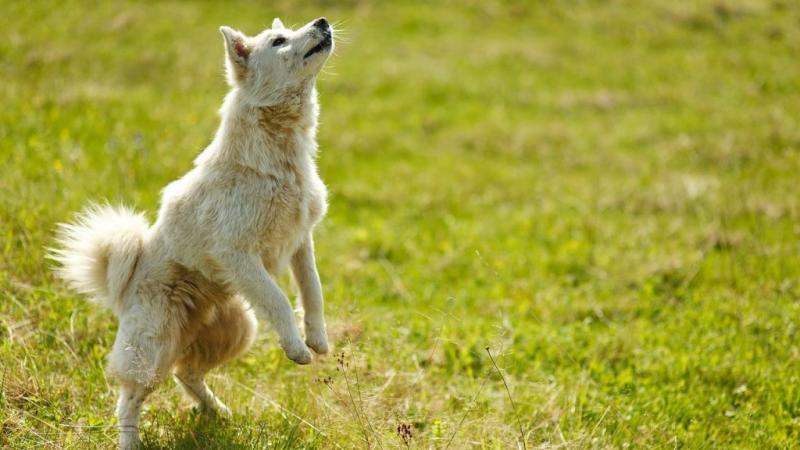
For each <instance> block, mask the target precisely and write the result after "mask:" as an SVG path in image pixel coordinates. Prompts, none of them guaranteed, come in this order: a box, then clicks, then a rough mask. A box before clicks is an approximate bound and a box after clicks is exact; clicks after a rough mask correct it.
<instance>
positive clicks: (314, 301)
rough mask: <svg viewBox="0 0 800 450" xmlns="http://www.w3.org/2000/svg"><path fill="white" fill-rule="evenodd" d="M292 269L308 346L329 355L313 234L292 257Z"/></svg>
mask: <svg viewBox="0 0 800 450" xmlns="http://www.w3.org/2000/svg"><path fill="white" fill-rule="evenodd" d="M291 267H292V276H294V281H295V283H297V287H298V288H299V290H300V301H301V303H302V304H303V311H304V315H303V319H304V320H303V323H304V325H305V330H306V344H307V345H308V346H309V347H311V348H312V349H314V351H315V352H317V353H328V335H327V333H326V332H325V314H324V306H323V301H322V285H321V284H320V281H319V274H318V273H317V264H316V262H315V260H314V240H313V239H312V237H311V233H309V235H308V238H306V239H305V240H304V241H303V243H302V244H301V245H300V248H298V249H297V251H296V252H295V253H294V255H292V261H291Z"/></svg>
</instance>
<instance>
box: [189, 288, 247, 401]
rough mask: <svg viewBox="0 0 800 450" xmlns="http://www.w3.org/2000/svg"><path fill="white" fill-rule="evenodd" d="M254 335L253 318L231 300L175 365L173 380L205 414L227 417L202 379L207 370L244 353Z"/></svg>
mask: <svg viewBox="0 0 800 450" xmlns="http://www.w3.org/2000/svg"><path fill="white" fill-rule="evenodd" d="M255 335H256V318H255V315H254V314H253V311H252V310H251V309H250V307H249V305H247V304H246V303H244V302H243V301H242V300H241V299H240V298H238V297H234V298H232V299H230V300H229V301H228V302H227V303H225V304H223V305H220V306H218V307H217V310H216V313H215V314H214V316H213V318H212V319H211V320H210V321H209V322H208V323H207V324H204V325H203V326H202V327H201V328H200V329H199V330H198V333H197V338H196V339H195V341H194V342H192V344H191V345H190V346H189V347H188V348H187V349H186V351H185V352H184V354H183V355H182V356H181V357H180V358H178V360H177V361H176V363H175V379H176V381H177V382H178V384H179V385H180V386H181V387H182V388H183V390H184V392H186V394H187V395H188V396H189V397H190V398H191V399H193V400H194V401H195V402H197V403H198V405H199V406H200V410H201V411H203V412H206V413H211V414H219V415H221V416H230V410H229V409H228V407H227V406H225V404H224V403H222V402H221V401H220V400H219V399H218V398H217V397H216V396H215V395H214V393H213V392H211V389H209V388H208V385H206V383H205V381H203V378H204V377H205V375H206V373H208V371H209V370H211V369H213V368H214V367H216V366H219V365H220V364H222V363H224V362H225V361H228V360H231V359H233V358H235V357H236V356H238V355H240V354H242V353H243V352H245V351H246V350H247V349H248V348H249V347H250V345H251V344H252V343H253V339H255Z"/></svg>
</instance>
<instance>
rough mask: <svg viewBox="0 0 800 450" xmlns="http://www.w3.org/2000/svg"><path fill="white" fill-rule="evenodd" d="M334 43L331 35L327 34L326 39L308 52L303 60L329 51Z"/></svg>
mask: <svg viewBox="0 0 800 450" xmlns="http://www.w3.org/2000/svg"><path fill="white" fill-rule="evenodd" d="M332 43H333V39H332V37H331V34H330V33H325V37H324V38H323V39H322V41H320V43H319V44H317V45H315V46H314V47H312V48H311V50H309V51H307V52H306V54H305V55H303V59H306V58H308V57H309V56H311V55H314V54H316V53H319V52H321V51H323V50H327V49H329V48H331V44H332Z"/></svg>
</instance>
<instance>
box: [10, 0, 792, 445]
mask: <svg viewBox="0 0 800 450" xmlns="http://www.w3.org/2000/svg"><path fill="white" fill-rule="evenodd" d="M295 3H297V2H287V1H277V2H268V3H266V4H250V3H232V4H228V5H221V4H220V5H217V4H212V3H186V2H178V3H165V4H147V3H145V4H142V3H136V4H116V3H115V4H110V3H109V4H104V3H103V4H82V3H74V2H67V3H64V4H60V3H52V4H48V3H44V2H4V3H3V5H2V6H0V25H1V27H0V28H2V30H3V35H4V39H2V40H0V73H1V74H2V82H0V98H2V99H3V108H2V109H0V385H1V387H2V389H0V447H11V448H40V447H45V448H58V447H62V446H63V447H81V448H85V447H90V448H91V447H99V448H110V447H113V446H114V445H115V441H116V431H115V428H114V424H115V421H114V419H113V410H114V401H115V386H114V383H113V381H112V380H109V379H107V378H106V376H105V375H104V370H103V366H104V356H105V355H106V353H107V352H108V351H109V349H110V346H111V343H112V342H113V336H114V331H115V328H116V322H115V320H114V319H113V317H112V316H111V314H110V313H108V312H106V311H99V310H97V309H95V308H93V307H92V306H91V305H90V304H88V303H87V302H86V301H85V300H84V299H82V298H80V297H79V296H77V295H75V294H74V293H72V292H70V291H68V290H67V289H66V288H65V286H64V285H63V284H62V283H61V282H59V281H57V280H56V279H55V278H54V277H53V274H52V272H51V270H50V269H51V266H50V263H49V262H47V261H46V260H45V258H44V254H45V250H44V249H45V247H46V246H48V245H51V244H52V242H53V241H52V239H53V228H54V224H55V223H57V222H59V221H64V220H68V219H70V218H71V217H72V214H73V213H74V212H75V211H78V210H79V209H80V208H81V207H82V206H83V205H85V204H86V202H88V201H90V200H103V199H108V200H109V201H112V202H124V203H126V204H129V205H133V206H135V207H136V208H138V209H142V210H146V211H148V212H149V214H150V217H151V219H152V218H154V216H153V215H154V212H155V210H156V208H157V205H158V196H159V191H160V189H161V188H162V187H163V186H164V185H166V184H167V183H168V182H169V181H171V180H174V179H175V178H177V177H179V176H181V175H182V174H183V173H184V172H186V171H187V170H188V169H189V168H190V167H191V164H192V160H193V158H194V156H195V155H196V154H197V153H198V152H199V151H200V150H201V149H202V148H203V147H204V146H205V145H206V144H207V143H208V142H209V141H210V139H211V137H212V135H213V133H214V131H215V128H216V126H217V121H218V118H217V115H216V111H217V108H218V107H219V105H220V104H221V101H222V97H223V95H224V93H225V92H226V86H225V84H224V81H223V77H222V60H223V59H222V58H223V55H222V44H221V37H220V36H219V33H218V32H217V28H218V26H219V25H221V24H228V25H231V26H234V27H237V28H241V29H242V30H244V31H246V32H248V33H256V32H258V31H259V30H260V29H262V28H263V27H266V26H267V25H268V24H269V23H270V22H271V20H272V17H273V16H276V15H280V16H281V17H282V18H283V19H284V22H286V23H287V24H288V23H294V24H301V23H304V22H306V21H308V20H310V19H313V18H315V17H317V16H320V15H325V16H327V17H328V18H329V19H331V20H334V21H341V22H343V28H344V29H345V30H346V31H347V36H346V40H345V41H343V42H340V45H339V47H338V50H337V55H336V56H335V57H334V59H333V60H332V62H331V64H330V68H329V70H328V73H326V74H325V75H323V76H322V77H321V78H320V80H319V83H318V88H319V91H320V98H321V103H322V117H321V128H320V132H319V141H320V147H321V152H320V156H319V165H320V170H321V172H322V176H323V179H324V180H325V181H326V183H327V184H328V186H329V188H330V192H331V207H330V212H329V215H328V217H327V218H326V219H325V221H324V222H323V224H322V225H321V226H320V227H319V229H318V231H317V255H318V260H319V261H318V262H319V269H320V273H321V276H322V278H323V286H324V291H325V296H326V300H327V305H328V306H327V309H328V317H329V326H330V332H331V337H332V338H333V340H334V342H335V346H336V352H337V355H340V356H338V358H337V356H331V357H327V358H322V359H319V360H317V361H316V362H315V363H314V364H313V365H312V366H310V367H298V366H295V365H293V364H292V363H290V362H289V361H288V360H287V359H286V358H285V357H284V356H283V354H282V352H281V350H280V349H279V348H278V346H277V344H276V339H275V337H274V334H273V333H272V332H271V331H269V330H267V327H266V326H263V325H262V331H261V333H260V339H259V341H258V342H257V344H256V345H255V346H254V348H253V350H252V351H251V352H250V353H249V354H248V355H247V356H246V357H244V358H242V359H241V360H239V361H237V362H236V363H233V364H230V365H228V366H226V367H223V368H222V369H220V370H217V371H215V372H214V374H213V375H212V377H211V379H210V384H211V385H212V388H213V389H214V390H215V391H217V393H218V394H219V395H220V396H221V397H222V398H223V399H224V400H225V401H226V402H227V403H228V405H229V406H231V408H232V409H233V410H234V411H235V413H236V414H235V417H234V419H233V420H232V421H230V422H215V421H208V420H206V419H204V418H203V417H198V416H197V415H195V414H193V413H192V412H191V411H189V410H188V407H187V406H186V404H185V403H184V402H183V400H182V399H181V397H180V395H179V394H178V391H177V389H175V387H174V386H172V383H165V385H164V386H162V387H161V389H159V390H158V391H157V393H155V394H154V395H152V396H151V397H150V400H149V402H148V407H147V408H148V409H147V410H146V412H145V413H144V415H143V425H142V430H143V434H144V437H145V441H146V443H147V444H148V446H150V447H152V448H175V447H176V448H196V447H201V448H252V447H260V448H263V447H267V446H269V447H271V448H272V447H274V448H298V447H301V448H337V447H341V448H354V447H361V448H364V447H367V446H370V447H372V448H398V447H399V448H404V447H405V446H406V443H405V442H404V441H403V439H402V437H401V436H400V434H399V433H398V432H397V428H398V426H400V425H402V424H407V425H410V426H411V430H412V436H411V438H410V439H408V444H409V445H410V447H412V448H420V449H422V448H446V447H448V445H449V447H450V448H509V447H514V446H520V445H522V444H521V439H522V438H521V437H520V431H519V426H520V425H521V427H522V429H523V434H524V439H525V442H526V445H527V447H528V448H535V447H540V448H551V447H552V448H555V447H559V448H561V447H567V448H605V447H612V448H692V449H694V448H754V447H759V448H789V447H794V446H796V445H797V443H798V442H799V440H800V346H798V340H797V334H798V332H799V331H798V315H799V314H800V245H798V242H799V241H798V237H799V236H800V221H799V220H798V219H800V204H799V203H798V202H799V201H800V192H798V173H800V59H798V55H800V27H799V26H798V24H800V6H798V3H797V2H794V1H789V0H774V1H756V0H753V1H745V0H741V1H739V0H718V1H705V0H703V1H696V2H673V1H667V0H664V1H651V2H640V1H590V0H586V1H562V2H559V1H542V2H523V1H520V2H510V1H509V2H502V1H488V0H481V1H477V0H476V1H466V2H458V3H457V4H456V3H452V2H441V3H439V2H433V3H425V4H422V3H419V4H417V3H410V2H409V3H399V2H391V3H390V2H380V3H367V2H363V3H362V2H358V1H345V2H337V6H331V5H329V4H328V3H327V2H319V4H314V3H303V4H301V5H300V4H295ZM282 281H283V283H284V286H286V287H287V289H290V286H289V283H288V282H287V281H288V280H287V279H286V278H284V279H283V280H282ZM487 346H488V347H490V349H491V351H492V355H493V356H494V357H495V358H496V360H497V365H498V367H499V368H500V369H501V370H502V374H503V376H504V377H505V381H506V382H507V383H508V385H509V389H510V397H511V398H513V401H514V405H515V408H512V406H511V403H510V400H509V393H508V392H506V389H505V387H504V384H503V379H502V378H501V377H500V375H499V373H498V371H497V370H495V368H494V366H493V365H492V363H491V360H490V359H489V355H488V354H487V352H486V350H485V347H487ZM341 355H343V356H341ZM518 423H519V424H520V425H518Z"/></svg>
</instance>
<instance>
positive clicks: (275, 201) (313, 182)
mask: <svg viewBox="0 0 800 450" xmlns="http://www.w3.org/2000/svg"><path fill="white" fill-rule="evenodd" d="M270 182H271V183H273V185H272V186H271V189H269V195H267V196H266V198H264V199H262V200H261V201H262V205H261V207H262V208H261V209H262V210H263V211H264V215H263V217H262V220H261V221H260V222H261V226H260V230H259V245H258V246H259V249H260V251H261V254H262V259H263V260H264V263H265V265H266V266H267V269H268V270H270V271H271V272H275V271H277V272H279V271H281V270H282V268H283V266H285V264H286V263H287V261H288V259H289V258H290V257H291V255H292V253H294V251H295V250H296V249H297V247H298V246H299V245H300V243H301V242H302V241H303V239H305V238H306V237H307V236H308V235H309V233H310V232H311V230H312V229H313V228H314V225H316V224H317V223H318V222H319V221H320V219H322V216H323V215H324V213H325V210H326V208H327V203H326V196H327V195H326V190H325V185H324V184H323V183H322V180H321V179H320V178H319V176H318V175H317V173H316V170H315V168H314V167H313V166H310V165H309V166H300V165H298V166H289V167H284V168H283V170H281V171H280V175H275V176H272V177H271V180H270Z"/></svg>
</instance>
